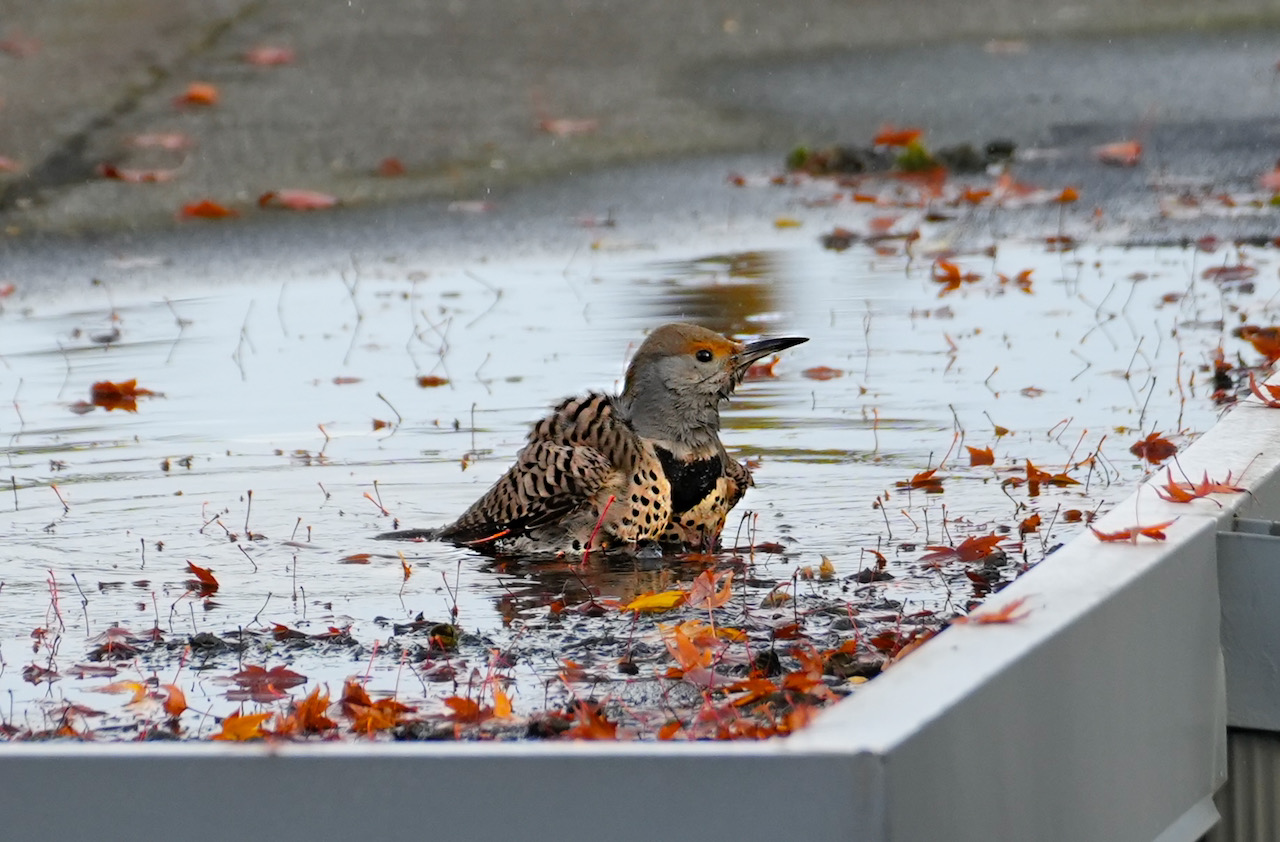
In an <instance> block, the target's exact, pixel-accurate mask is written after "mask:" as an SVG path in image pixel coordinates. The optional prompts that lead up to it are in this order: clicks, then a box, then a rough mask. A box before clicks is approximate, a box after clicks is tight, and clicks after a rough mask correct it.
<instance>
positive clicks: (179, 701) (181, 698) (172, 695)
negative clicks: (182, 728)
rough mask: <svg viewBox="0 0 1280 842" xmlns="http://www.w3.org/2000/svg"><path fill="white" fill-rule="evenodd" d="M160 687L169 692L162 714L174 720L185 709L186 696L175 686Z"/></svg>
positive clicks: (165, 685) (163, 685) (164, 685)
mask: <svg viewBox="0 0 1280 842" xmlns="http://www.w3.org/2000/svg"><path fill="white" fill-rule="evenodd" d="M160 686H161V687H162V688H163V689H165V690H168V691H169V696H168V698H166V699H165V700H164V712H165V713H167V714H169V715H170V716H172V717H174V718H175V719H176V718H177V717H179V716H181V715H182V712H183V711H184V710H186V709H187V694H186V693H184V692H182V688H181V687H179V686H178V685H176V684H162V685H160Z"/></svg>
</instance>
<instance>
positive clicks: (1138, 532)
mask: <svg viewBox="0 0 1280 842" xmlns="http://www.w3.org/2000/svg"><path fill="white" fill-rule="evenodd" d="M1172 525H1173V521H1171V520H1166V521H1165V522H1164V523H1157V524H1154V525H1152V526H1130V527H1128V528H1126V529H1120V530H1117V531H1115V532H1099V531H1098V530H1096V529H1094V528H1093V527H1092V526H1090V527H1089V531H1090V532H1092V533H1093V534H1094V535H1096V536H1098V540H1099V541H1109V542H1113V541H1128V542H1129V543H1132V544H1136V543H1138V538H1139V537H1143V538H1150V539H1151V540H1153V541H1163V540H1164V539H1165V538H1166V537H1167V536H1166V535H1165V534H1164V530H1165V528H1166V527H1169V526H1172Z"/></svg>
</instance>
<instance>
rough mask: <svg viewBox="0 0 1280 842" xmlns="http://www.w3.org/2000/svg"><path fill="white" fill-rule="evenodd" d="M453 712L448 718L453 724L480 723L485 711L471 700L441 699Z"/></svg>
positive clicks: (455, 697)
mask: <svg viewBox="0 0 1280 842" xmlns="http://www.w3.org/2000/svg"><path fill="white" fill-rule="evenodd" d="M441 701H443V702H444V703H445V705H446V706H447V707H448V708H449V709H450V710H452V711H453V713H452V714H450V715H449V718H450V719H452V720H454V721H455V722H480V721H481V720H482V719H483V718H484V713H485V711H484V710H483V709H481V707H480V705H478V704H476V702H474V701H473V700H471V699H467V698H464V697H462V696H449V697H447V698H445V699H441Z"/></svg>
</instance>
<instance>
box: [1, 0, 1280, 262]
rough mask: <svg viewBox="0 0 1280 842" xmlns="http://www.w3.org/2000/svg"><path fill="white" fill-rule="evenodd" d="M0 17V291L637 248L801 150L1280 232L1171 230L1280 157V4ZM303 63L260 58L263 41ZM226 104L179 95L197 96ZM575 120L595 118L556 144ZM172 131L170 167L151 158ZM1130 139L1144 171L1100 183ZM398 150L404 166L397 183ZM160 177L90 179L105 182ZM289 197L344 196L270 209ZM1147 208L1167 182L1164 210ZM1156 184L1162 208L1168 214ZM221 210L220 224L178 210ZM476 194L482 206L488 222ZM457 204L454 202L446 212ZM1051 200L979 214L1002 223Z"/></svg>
mask: <svg viewBox="0 0 1280 842" xmlns="http://www.w3.org/2000/svg"><path fill="white" fill-rule="evenodd" d="M38 5H39V4H29V3H21V2H16V0H0V39H2V41H0V95H2V96H3V99H4V101H3V105H2V106H0V155H3V156H5V157H6V158H8V159H11V160H12V162H13V168H14V171H13V172H9V173H3V174H0V231H2V232H3V236H0V259H2V260H3V261H4V263H3V264H0V275H6V276H12V275H15V274H22V275H27V276H30V277H33V278H38V279H39V280H40V282H41V283H45V284H50V283H55V282H57V281H58V280H59V279H73V278H77V277H79V278H83V277H84V276H85V274H86V273H91V272H93V271H94V269H95V267H98V266H100V265H101V260H102V256H103V255H104V254H122V253H133V252H138V251H144V252H147V253H156V254H161V255H168V256H170V257H172V258H175V259H177V258H180V259H182V260H183V261H184V262H187V263H190V264H192V265H200V264H201V263H202V262H208V261H215V260H221V261H226V260H229V259H232V260H239V259H245V260H255V259H256V260H264V261H269V262H279V263H282V264H287V263H288V262H289V261H290V260H292V259H296V258H299V257H302V256H305V257H308V258H314V257H321V258H324V257H329V258H334V259H341V258H342V256H343V255H359V254H380V253H386V252H388V251H392V252H393V251H396V250H398V249H403V248H405V247H412V248H414V249H415V250H417V249H425V250H429V251H438V252H439V253H440V254H441V255H442V256H447V257H450V258H459V259H464V260H465V259H477V258H485V257H489V256H493V255H496V254H511V253H515V254H520V253H525V252H529V253H534V252H536V253H547V252H550V253H555V252H556V251H557V250H561V251H563V250H572V249H576V248H580V247H581V243H582V235H581V230H580V229H581V223H580V222H579V223H574V224H569V223H567V220H575V219H578V218H580V217H582V216H583V215H587V216H591V217H594V218H598V219H607V220H609V221H611V222H615V223H616V228H611V229H610V231H611V233H613V232H622V234H618V235H617V236H629V237H632V238H635V239H646V238H650V239H652V238H660V239H664V240H669V239H672V238H674V239H681V238H696V236H697V231H698V229H699V226H700V225H704V224H706V223H707V222H708V220H710V221H712V222H714V224H717V225H723V224H726V222H730V223H731V222H732V220H734V219H745V218H753V217H762V216H768V215H771V214H775V213H777V212H778V211H779V208H780V207H782V206H783V204H784V203H781V202H780V200H779V198H778V196H777V195H776V193H771V192H770V191H768V190H738V189H731V188H729V187H727V186H726V179H727V175H728V174H729V173H731V172H768V171H777V170H780V169H781V165H782V161H783V159H784V157H785V155H786V153H787V152H788V150H789V149H791V148H793V147H795V146H797V145H808V146H816V147H821V146H825V145H829V144H853V145H860V144H866V143H867V141H868V139H869V138H870V137H871V135H872V134H873V133H874V132H875V130H876V129H877V127H879V126H881V125H883V124H886V123H893V124H897V125H911V126H920V127H922V128H924V129H926V130H927V135H926V138H927V140H928V141H929V142H930V144H931V145H935V144H936V145H943V144H952V143H962V142H968V143H973V144H975V145H977V146H978V147H981V146H982V145H984V144H985V143H987V142H988V141H991V140H996V139H1008V140H1012V141H1013V142H1014V143H1015V144H1016V145H1017V148H1018V156H1017V163H1016V164H1015V169H1014V172H1015V175H1016V177H1017V178H1018V179H1019V180H1020V181H1026V182H1029V183H1038V184H1046V185H1072V186H1076V187H1078V188H1079V189H1080V190H1081V193H1082V196H1083V200H1082V201H1081V202H1080V203H1079V207H1078V208H1073V209H1072V210H1073V212H1076V213H1080V214H1084V213H1095V214H1096V215H1097V217H1098V219H1100V220H1102V221H1103V222H1102V223H1100V224H1102V225H1109V226H1111V227H1112V228H1113V229H1114V230H1116V231H1121V232H1122V233H1123V236H1124V237H1125V238H1128V239H1130V240H1135V241H1162V240H1171V239H1172V240H1176V239H1178V238H1186V237H1191V238H1194V237H1198V236H1202V235H1203V234H1205V233H1212V234H1214V235H1216V236H1219V237H1222V238H1224V239H1231V238H1254V239H1259V238H1266V237H1268V236H1275V234H1276V233H1277V232H1280V224H1277V223H1278V219H1280V217H1278V215H1277V211H1276V209H1275V208H1270V207H1262V208H1253V209H1247V208H1246V209H1232V208H1226V206H1227V205H1229V204H1230V203H1229V202H1226V203H1220V204H1222V205H1223V206H1224V208H1226V209H1225V210H1221V211H1220V212H1214V213H1202V212H1196V213H1170V210H1169V196H1170V195H1171V194H1176V193H1177V192H1178V191H1182V192H1184V193H1186V194H1188V195H1190V196H1193V197H1195V203H1196V204H1202V203H1203V200H1204V197H1211V196H1215V195H1230V196H1240V197H1244V196H1247V195H1250V194H1256V193H1257V191H1258V189H1259V188H1258V184H1257V179H1258V177H1259V175H1260V174H1261V173H1263V172H1265V171H1267V170H1269V169H1271V168H1272V167H1273V166H1274V165H1275V164H1276V160H1277V158H1280V67H1278V65H1277V62H1278V61H1280V8H1278V7H1276V6H1275V5H1274V4H1273V3H1270V2H1249V0H1224V2H1220V3H1215V4H1214V6H1213V8H1212V10H1206V9H1205V8H1204V7H1203V4H1199V3H1194V2H1170V3H1162V4H1160V7H1159V8H1158V9H1155V10H1153V9H1151V8H1149V7H1148V5H1147V4H1143V3H1138V2H1119V3H1115V2H1092V0H1086V2H1082V3H1078V4H1074V5H1062V4H1057V3H1046V2H1031V3H1022V4H1004V3H999V2H991V1H990V0H977V2H968V3H964V4H957V3H955V2H948V0H928V2H923V3H919V4H912V6H911V10H910V12H908V11H906V9H905V7H904V6H903V5H902V4H899V3H893V2H889V0H884V2H876V1H873V2H865V3H850V2H835V0H831V2H822V1H821V0H804V2H797V3H792V4H787V5H786V6H785V7H781V6H775V5H773V4H744V3H734V2H725V0H714V2H705V3H700V4H697V6H696V7H693V8H687V7H685V6H683V5H678V4H667V3H660V2H630V3H623V2H608V1H606V0H599V1H598V2H588V0H581V1H580V2H522V3H510V2H499V0H478V1H477V2H470V3H460V2H454V3H434V2H407V1H406V2H396V3H382V4H373V3H358V2H352V3H332V2H318V0H316V1H315V2H296V0H294V2H287V0H253V1H252V2H250V1H248V0H216V1H215V2H172V1H171V0H170V2H165V0H107V2H102V1H101V0H99V2H91V0H70V2H66V3H63V4H60V6H59V13H58V14H49V13H48V11H47V9H44V8H37V6H38ZM261 44H271V45H283V46H287V47H289V48H292V49H293V50H294V51H295V53H296V59H295V60H294V61H292V62H291V63H288V64H284V65H280V66H273V67H262V66H256V65H253V64H249V63H247V62H245V61H244V60H243V55H244V53H245V51H247V50H249V49H250V48H252V47H254V46H256V45H261ZM193 81H201V82H208V83H211V84H213V85H215V86H217V88H218V92H219V102H218V104H216V105H213V106H208V107H199V106H188V107H180V106H177V105H175V104H174V98H175V97H176V96H178V95H180V94H181V93H182V91H183V90H184V89H185V88H186V87H187V85H188V84H189V83H190V82H193ZM570 120H574V121H580V120H587V121H590V123H589V124H586V126H585V127H586V130H585V131H576V132H575V131H570V132H567V133H566V132H565V131H564V130H565V129H566V128H573V127H575V126H576V127H578V128H582V127H583V125H584V124H579V123H569V122H564V121H570ZM154 132H181V133H183V134H185V135H186V136H187V137H189V138H190V139H191V141H192V142H193V146H192V148H190V149H188V150H184V151H178V152H170V151H165V150H159V151H157V150H139V149H135V148H132V147H130V146H129V145H128V139H129V138H131V137H133V136H136V135H138V134H141V133H154ZM1127 139H1138V140H1140V141H1141V142H1142V143H1143V145H1144V150H1145V154H1144V157H1143V159H1142V161H1141V163H1140V164H1139V165H1138V166H1136V167H1132V168H1121V167H1108V166H1105V165H1102V164H1100V163H1099V162H1098V161H1097V160H1096V158H1095V156H1094V154H1093V152H1092V150H1093V148H1094V147H1095V146H1096V145H1098V144H1103V143H1108V142H1113V141H1119V140H1127ZM387 158H394V159H395V160H396V161H398V162H399V163H400V164H401V165H402V166H403V169H404V172H403V174H400V175H396V176H394V177H387V176H384V175H380V174H379V172H378V167H379V164H380V162H382V161H383V160H385V159H387ZM103 163H108V164H113V165H116V166H118V167H124V168H136V169H156V170H163V171H166V172H167V171H170V170H172V171H173V176H172V178H171V180H168V181H165V182H164V183H148V184H130V183H123V182H120V181H116V180H111V179H106V178H102V177H100V176H99V175H98V168H99V166H100V165H101V164H103ZM281 188H303V189H310V190H318V191H323V192H325V193H329V194H332V195H333V196H335V197H336V198H337V199H338V200H339V202H340V206H339V207H338V208H336V209H333V210H327V211H316V212H308V213H295V212H290V211H279V210H276V211H272V210H263V209H259V208H258V207H257V204H256V201H255V200H256V198H257V197H258V196H260V195H261V194H262V193H265V192H267V191H270V190H278V189H281ZM1158 194H1159V195H1158ZM1161 197H1163V198H1161ZM206 198H207V199H212V200H214V201H217V202H219V203H222V204H224V205H226V206H227V207H230V208H232V209H235V210H237V211H238V212H239V213H240V214H241V216H240V217H239V218H238V219H233V220H216V221H210V220H182V219H180V218H179V216H178V213H177V211H178V209H179V208H181V207H182V206H183V205H184V204H185V203H188V202H192V201H197V200H200V199H206ZM459 201H461V202H467V203H474V202H487V203H490V204H488V205H485V206H484V209H483V212H479V213H472V212H466V210H467V209H471V210H475V209H477V208H476V206H475V205H474V204H467V205H462V206H459V205H456V204H455V205H453V207H452V209H451V207H450V203H451V202H459ZM460 208H461V209H462V212H459V209H460ZM1059 213H1061V211H1060V210H1058V209H1050V210H1044V211H1042V212H1041V213H1040V215H1039V217H1036V215H1035V214H1030V215H1027V214H1023V215H1022V216H1020V217H1019V218H1018V219H1017V220H1003V221H1002V220H1000V219H998V218H996V217H995V216H993V217H992V218H991V219H990V220H987V221H986V222H985V223H983V224H986V225H989V226H994V227H996V228H999V229H1000V230H999V231H998V232H997V233H1001V234H1016V233H1017V232H1018V229H1019V227H1020V226H1034V225H1036V224H1039V223H1043V222H1044V221H1045V220H1048V219H1050V218H1051V217H1052V216H1054V215H1056V214H1059Z"/></svg>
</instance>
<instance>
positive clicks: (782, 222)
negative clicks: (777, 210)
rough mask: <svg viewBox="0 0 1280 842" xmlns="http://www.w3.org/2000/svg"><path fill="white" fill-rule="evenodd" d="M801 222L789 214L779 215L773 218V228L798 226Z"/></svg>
mask: <svg viewBox="0 0 1280 842" xmlns="http://www.w3.org/2000/svg"><path fill="white" fill-rule="evenodd" d="M803 224H804V223H802V222H801V221H800V220H798V219H795V218H794V217H790V216H779V217H778V218H776V219H774V220H773V227H774V228H799V227H800V226H801V225H803Z"/></svg>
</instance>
